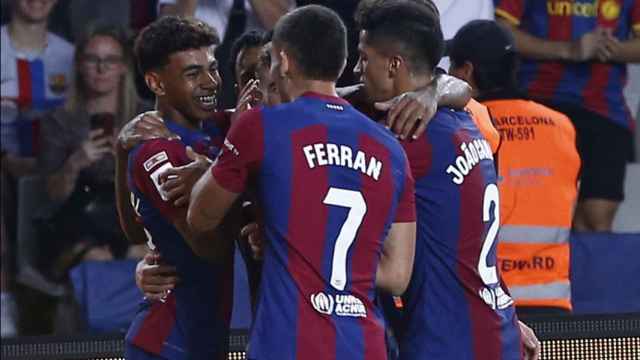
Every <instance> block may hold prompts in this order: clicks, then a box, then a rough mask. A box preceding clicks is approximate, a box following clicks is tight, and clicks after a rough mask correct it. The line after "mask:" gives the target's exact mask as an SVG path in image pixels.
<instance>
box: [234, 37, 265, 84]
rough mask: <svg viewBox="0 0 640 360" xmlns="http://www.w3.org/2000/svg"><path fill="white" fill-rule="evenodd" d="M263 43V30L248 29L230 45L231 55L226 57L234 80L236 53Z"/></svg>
mask: <svg viewBox="0 0 640 360" xmlns="http://www.w3.org/2000/svg"><path fill="white" fill-rule="evenodd" d="M263 43H264V32H262V31H258V30H249V31H247V32H245V33H244V34H242V35H241V36H240V37H239V38H237V39H236V41H234V42H233V46H231V56H230V57H229V59H228V62H229V67H230V68H231V75H232V76H233V79H234V81H235V78H236V61H237V60H238V54H240V52H241V51H242V50H244V49H247V48H252V47H261V46H262V45H263Z"/></svg>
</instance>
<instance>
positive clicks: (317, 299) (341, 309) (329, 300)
mask: <svg viewBox="0 0 640 360" xmlns="http://www.w3.org/2000/svg"><path fill="white" fill-rule="evenodd" d="M311 305H312V306H313V308H314V309H315V310H316V311H317V312H319V313H321V314H325V315H332V314H335V315H337V316H350V317H367V309H366V307H365V306H364V304H363V303H362V300H360V299H358V298H357V297H355V296H353V295H350V294H338V295H335V296H334V295H331V294H325V293H323V292H319V293H316V294H311Z"/></svg>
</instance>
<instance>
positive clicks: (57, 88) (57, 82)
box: [49, 74, 68, 95]
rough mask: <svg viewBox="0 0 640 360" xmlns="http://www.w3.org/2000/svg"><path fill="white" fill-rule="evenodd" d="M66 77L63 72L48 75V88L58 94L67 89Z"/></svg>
mask: <svg viewBox="0 0 640 360" xmlns="http://www.w3.org/2000/svg"><path fill="white" fill-rule="evenodd" d="M67 85H68V84H67V77H66V76H65V74H51V75H49V89H51V92H53V93H54V94H57V95H60V94H62V93H64V92H65V91H66V90H67Z"/></svg>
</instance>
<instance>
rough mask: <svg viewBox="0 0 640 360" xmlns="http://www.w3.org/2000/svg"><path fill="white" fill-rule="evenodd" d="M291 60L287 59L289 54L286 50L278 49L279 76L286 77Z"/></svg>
mask: <svg viewBox="0 0 640 360" xmlns="http://www.w3.org/2000/svg"><path fill="white" fill-rule="evenodd" d="M290 66H291V62H290V60H289V55H288V54H287V52H286V51H284V50H280V69H279V70H280V73H279V74H278V75H280V77H283V78H284V77H288V76H289V71H290Z"/></svg>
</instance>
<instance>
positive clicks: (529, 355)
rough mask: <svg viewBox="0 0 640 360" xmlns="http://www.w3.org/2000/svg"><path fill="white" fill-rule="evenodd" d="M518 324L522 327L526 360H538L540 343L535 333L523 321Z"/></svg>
mask: <svg viewBox="0 0 640 360" xmlns="http://www.w3.org/2000/svg"><path fill="white" fill-rule="evenodd" d="M518 323H519V325H520V334H521V336H522V344H523V348H524V359H525V360H538V359H539V358H540V341H539V340H538V338H537V337H536V334H535V333H534V332H533V329H531V328H530V327H528V326H527V325H526V324H525V323H523V322H522V321H518Z"/></svg>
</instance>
